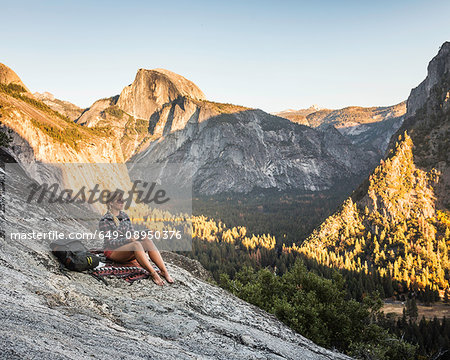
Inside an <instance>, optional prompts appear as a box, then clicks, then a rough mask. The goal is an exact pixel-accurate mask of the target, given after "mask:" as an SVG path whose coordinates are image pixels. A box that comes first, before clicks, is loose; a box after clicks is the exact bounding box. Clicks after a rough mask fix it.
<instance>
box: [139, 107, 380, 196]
mask: <svg viewBox="0 0 450 360" xmlns="http://www.w3.org/2000/svg"><path fill="white" fill-rule="evenodd" d="M178 106H183V107H184V108H186V107H185V106H184V104H181V105H175V108H176V107H178ZM197 106H198V105H197ZM175 111H176V109H175V110H174V111H173V112H175ZM203 112H204V108H203V107H199V106H198V107H193V108H192V109H191V113H192V115H190V116H188V122H187V123H186V125H185V126H184V127H183V128H182V129H181V130H178V131H174V132H168V133H167V134H166V135H165V136H164V138H163V139H161V140H159V141H154V142H151V143H150V144H149V146H148V147H147V148H146V149H145V150H143V151H142V152H141V153H139V154H138V155H136V156H135V157H133V158H132V159H130V162H137V163H142V162H144V163H145V162H149V163H151V162H157V163H166V162H169V163H179V164H180V166H179V174H177V175H178V176H177V178H180V179H186V180H187V181H191V179H192V181H193V185H194V191H195V192H197V193H200V194H216V193H223V192H249V191H251V190H252V189H255V188H263V189H267V188H278V189H281V190H285V189H290V188H296V189H300V190H308V191H318V190H326V189H329V188H330V187H332V186H333V185H336V184H337V183H338V182H339V181H343V180H345V179H349V178H351V177H355V176H356V177H357V176H363V174H364V173H365V171H367V168H368V166H370V164H373V165H375V164H374V158H375V156H374V155H372V154H370V153H364V152H363V151H361V150H360V149H358V148H357V147H355V146H353V145H352V144H351V143H350V142H349V141H348V140H347V139H346V138H345V137H343V136H342V135H341V134H340V133H339V132H338V131H336V130H334V131H330V130H329V129H327V130H326V131H319V130H314V129H311V128H308V127H306V126H302V125H298V124H294V123H292V122H290V121H288V120H285V119H282V118H279V117H275V116H273V115H269V114H267V113H265V112H263V111H261V110H250V109H249V110H245V111H239V112H233V113H222V114H219V115H215V116H212V117H210V118H207V119H202V118H201V114H202V113H203ZM170 113H171V112H170V111H169V112H168V114H170ZM170 121H171V119H170V117H169V118H168V119H167V121H165V123H166V124H167V123H170ZM172 124H173V120H172Z"/></svg>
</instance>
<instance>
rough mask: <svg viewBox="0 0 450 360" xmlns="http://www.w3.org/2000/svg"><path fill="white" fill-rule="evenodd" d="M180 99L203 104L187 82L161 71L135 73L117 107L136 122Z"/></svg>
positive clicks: (197, 90)
mask: <svg viewBox="0 0 450 360" xmlns="http://www.w3.org/2000/svg"><path fill="white" fill-rule="evenodd" d="M180 97H189V98H192V99H194V100H204V99H205V95H204V94H203V92H202V91H201V90H200V89H199V88H198V87H197V86H196V85H195V84H194V83H193V82H191V81H189V80H187V79H185V78H184V77H182V76H180V75H178V74H175V73H173V72H171V71H168V70H164V69H155V70H146V69H139V71H138V72H137V74H136V78H135V79H134V81H133V83H132V84H131V85H129V86H127V87H125V88H124V89H123V90H122V93H121V94H120V96H119V99H118V101H117V106H118V107H119V108H120V109H122V110H123V111H125V112H126V113H128V114H130V115H131V116H134V117H136V118H140V119H147V120H148V119H150V116H151V115H152V114H153V113H155V112H156V111H158V110H160V109H161V108H162V106H163V105H164V104H167V103H170V102H172V101H174V100H176V99H178V98H180Z"/></svg>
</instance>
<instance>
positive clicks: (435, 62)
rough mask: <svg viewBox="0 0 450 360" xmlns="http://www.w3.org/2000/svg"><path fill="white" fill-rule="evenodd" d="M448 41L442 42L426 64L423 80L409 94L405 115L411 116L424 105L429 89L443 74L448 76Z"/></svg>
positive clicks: (449, 53) (449, 50) (449, 68)
mask: <svg viewBox="0 0 450 360" xmlns="http://www.w3.org/2000/svg"><path fill="white" fill-rule="evenodd" d="M449 56H450V42H448V41H447V42H445V43H444V44H442V46H441V48H440V50H439V53H438V55H436V56H435V57H434V58H433V59H432V60H431V61H430V63H429V64H428V74H427V77H426V78H425V80H424V81H422V82H421V83H420V85H419V86H417V87H416V88H414V89H412V90H411V94H410V95H409V98H408V102H407V108H408V113H407V117H410V116H413V115H414V114H415V113H416V111H417V110H418V109H420V108H421V107H422V106H424V104H425V102H426V101H427V99H428V96H429V95H430V92H431V89H432V88H433V86H435V85H436V84H437V83H438V82H439V81H441V80H442V78H443V77H444V76H448V74H449V72H450V62H449V61H448V59H449Z"/></svg>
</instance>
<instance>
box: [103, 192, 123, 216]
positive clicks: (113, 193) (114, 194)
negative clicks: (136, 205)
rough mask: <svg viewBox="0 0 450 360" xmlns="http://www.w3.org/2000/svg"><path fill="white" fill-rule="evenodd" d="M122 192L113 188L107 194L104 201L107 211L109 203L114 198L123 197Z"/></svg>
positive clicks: (109, 206) (109, 207)
mask: <svg viewBox="0 0 450 360" xmlns="http://www.w3.org/2000/svg"><path fill="white" fill-rule="evenodd" d="M123 194H124V192H123V191H121V190H115V191H113V192H112V193H110V195H109V196H108V198H107V200H106V201H105V203H106V208H107V209H108V211H109V210H110V209H111V203H112V202H113V201H114V200H116V199H123Z"/></svg>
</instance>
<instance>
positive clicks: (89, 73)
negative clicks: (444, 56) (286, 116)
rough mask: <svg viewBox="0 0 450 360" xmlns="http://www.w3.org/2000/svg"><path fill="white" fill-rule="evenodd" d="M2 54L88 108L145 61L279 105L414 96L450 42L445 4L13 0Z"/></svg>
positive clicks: (251, 102)
mask: <svg viewBox="0 0 450 360" xmlns="http://www.w3.org/2000/svg"><path fill="white" fill-rule="evenodd" d="M0 6H1V9H2V16H1V20H0V30H1V34H2V37H1V43H0V44H1V45H0V50H1V52H0V62H3V63H5V64H6V65H8V66H10V67H11V68H12V69H13V70H14V71H16V72H17V74H18V75H19V76H20V77H21V78H22V80H23V81H24V83H25V84H26V85H27V86H28V87H29V88H30V90H31V91H39V92H43V91H49V92H51V93H53V94H54V95H55V96H56V97H58V98H61V99H64V100H68V101H71V102H73V103H75V104H77V105H79V106H82V107H87V106H89V105H90V104H91V103H92V102H94V101H95V100H97V99H99V98H103V97H107V96H111V95H115V94H118V93H120V91H121V90H122V88H123V87H124V86H126V85H128V84H130V83H131V82H132V81H133V79H134V76H135V74H136V71H137V69H139V68H147V69H152V68H158V67H161V68H166V69H169V70H171V71H174V72H176V73H178V74H181V75H183V76H185V77H186V78H188V79H189V80H192V81H193V82H194V83H196V84H197V85H198V86H199V87H200V88H201V89H202V90H203V92H204V93H205V94H206V96H207V98H208V99H209V100H213V101H220V102H230V103H234V104H239V105H246V106H250V107H255V108H261V109H263V110H266V111H270V112H272V111H278V110H283V109H287V108H304V107H308V106H310V105H311V104H318V105H319V106H322V107H329V108H341V107H344V106H348V105H360V106H371V105H390V104H395V103H398V102H400V101H402V100H405V99H406V98H407V97H408V95H409V92H410V90H411V88H413V87H415V86H417V85H418V84H419V83H420V82H421V81H422V80H423V79H424V77H425V75H426V67H427V64H428V62H429V61H430V60H431V58H432V57H433V56H434V55H436V53H437V51H438V50H439V47H440V45H441V44H442V43H443V42H444V41H446V40H447V41H449V40H450V20H449V19H450V2H449V1H448V0H445V1H414V0H408V1H406V0H405V1H403V0H397V1H392V0H390V1H384V0H383V1H363V0H358V1H263V0H257V1H245V0H241V1H232V0H227V1H213V0H210V1H155V2H154V1H129V0H127V1H124V0H122V1H113V0H110V1H95V2H94V1H81V0H79V1H61V0H60V1H3V0H0Z"/></svg>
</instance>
